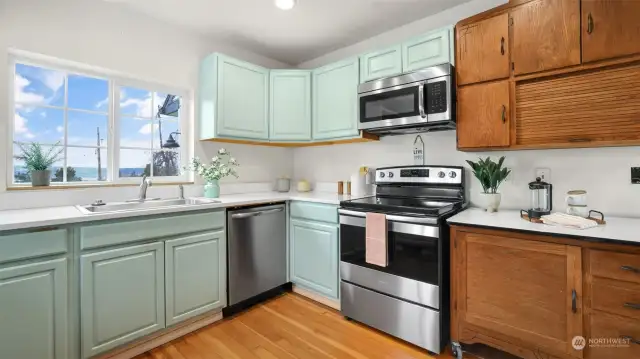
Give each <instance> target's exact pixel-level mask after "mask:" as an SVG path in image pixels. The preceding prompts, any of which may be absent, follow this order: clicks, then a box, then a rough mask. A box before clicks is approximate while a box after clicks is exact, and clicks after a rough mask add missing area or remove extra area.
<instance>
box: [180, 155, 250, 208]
mask: <svg viewBox="0 0 640 359" xmlns="http://www.w3.org/2000/svg"><path fill="white" fill-rule="evenodd" d="M238 166H240V164H239V163H238V161H236V159H235V158H233V157H231V153H230V152H229V151H227V150H225V149H224V148H221V149H219V150H218V155H217V156H214V157H213V158H212V159H211V162H210V164H208V165H206V164H204V163H202V162H200V159H199V158H198V157H194V158H193V159H192V160H191V165H190V166H187V167H185V170H187V171H193V172H195V173H197V174H198V175H200V176H201V177H202V178H204V180H205V181H206V182H207V183H206V184H205V185H204V196H205V197H207V198H218V197H220V180H221V179H222V178H224V177H228V176H234V177H235V178H238V173H237V172H236V170H235V168H234V167H238Z"/></svg>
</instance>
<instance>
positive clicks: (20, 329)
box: [0, 239, 70, 359]
mask: <svg viewBox="0 0 640 359" xmlns="http://www.w3.org/2000/svg"><path fill="white" fill-rule="evenodd" d="M1 241H2V240H1V239H0V242H1ZM43 244H44V245H45V246H46V243H44V242H43ZM0 247H2V246H1V245H0ZM14 249H15V247H14ZM33 249H34V250H38V249H36V248H33ZM3 254H9V253H8V252H7V251H4V253H3ZM67 291H68V283H67V259H66V258H59V259H52V260H46V261H39V262H33V263H25V264H15V265H9V266H7V267H4V268H2V269H0V357H2V358H16V359H17V358H20V359H23V358H24V359H67V358H69V355H70V354H69V340H68V335H69V326H68V313H69V312H68V302H67V297H68V294H67Z"/></svg>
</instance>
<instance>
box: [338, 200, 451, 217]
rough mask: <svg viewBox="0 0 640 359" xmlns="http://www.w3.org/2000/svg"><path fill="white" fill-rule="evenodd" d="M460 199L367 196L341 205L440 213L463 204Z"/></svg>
mask: <svg viewBox="0 0 640 359" xmlns="http://www.w3.org/2000/svg"><path fill="white" fill-rule="evenodd" d="M461 205H462V204H461V202H460V201H438V200H433V199H429V198H407V197H375V196H374V197H365V198H358V199H352V200H349V201H342V202H340V206H341V207H344V208H351V209H356V210H357V209H361V210H368V211H372V210H375V211H377V212H389V213H414V214H421V215H431V216H433V215H440V214H443V213H446V212H449V211H451V210H453V209H456V208H459V207H460V206H461Z"/></svg>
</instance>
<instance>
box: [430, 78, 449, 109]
mask: <svg viewBox="0 0 640 359" xmlns="http://www.w3.org/2000/svg"><path fill="white" fill-rule="evenodd" d="M426 90H427V113H429V114H431V113H441V112H447V81H438V82H432V83H428V84H427V85H426Z"/></svg>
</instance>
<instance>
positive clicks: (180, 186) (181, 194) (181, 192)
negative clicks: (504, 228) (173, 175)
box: [178, 185, 184, 199]
mask: <svg viewBox="0 0 640 359" xmlns="http://www.w3.org/2000/svg"><path fill="white" fill-rule="evenodd" d="M178 190H180V199H184V186H183V185H178Z"/></svg>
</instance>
